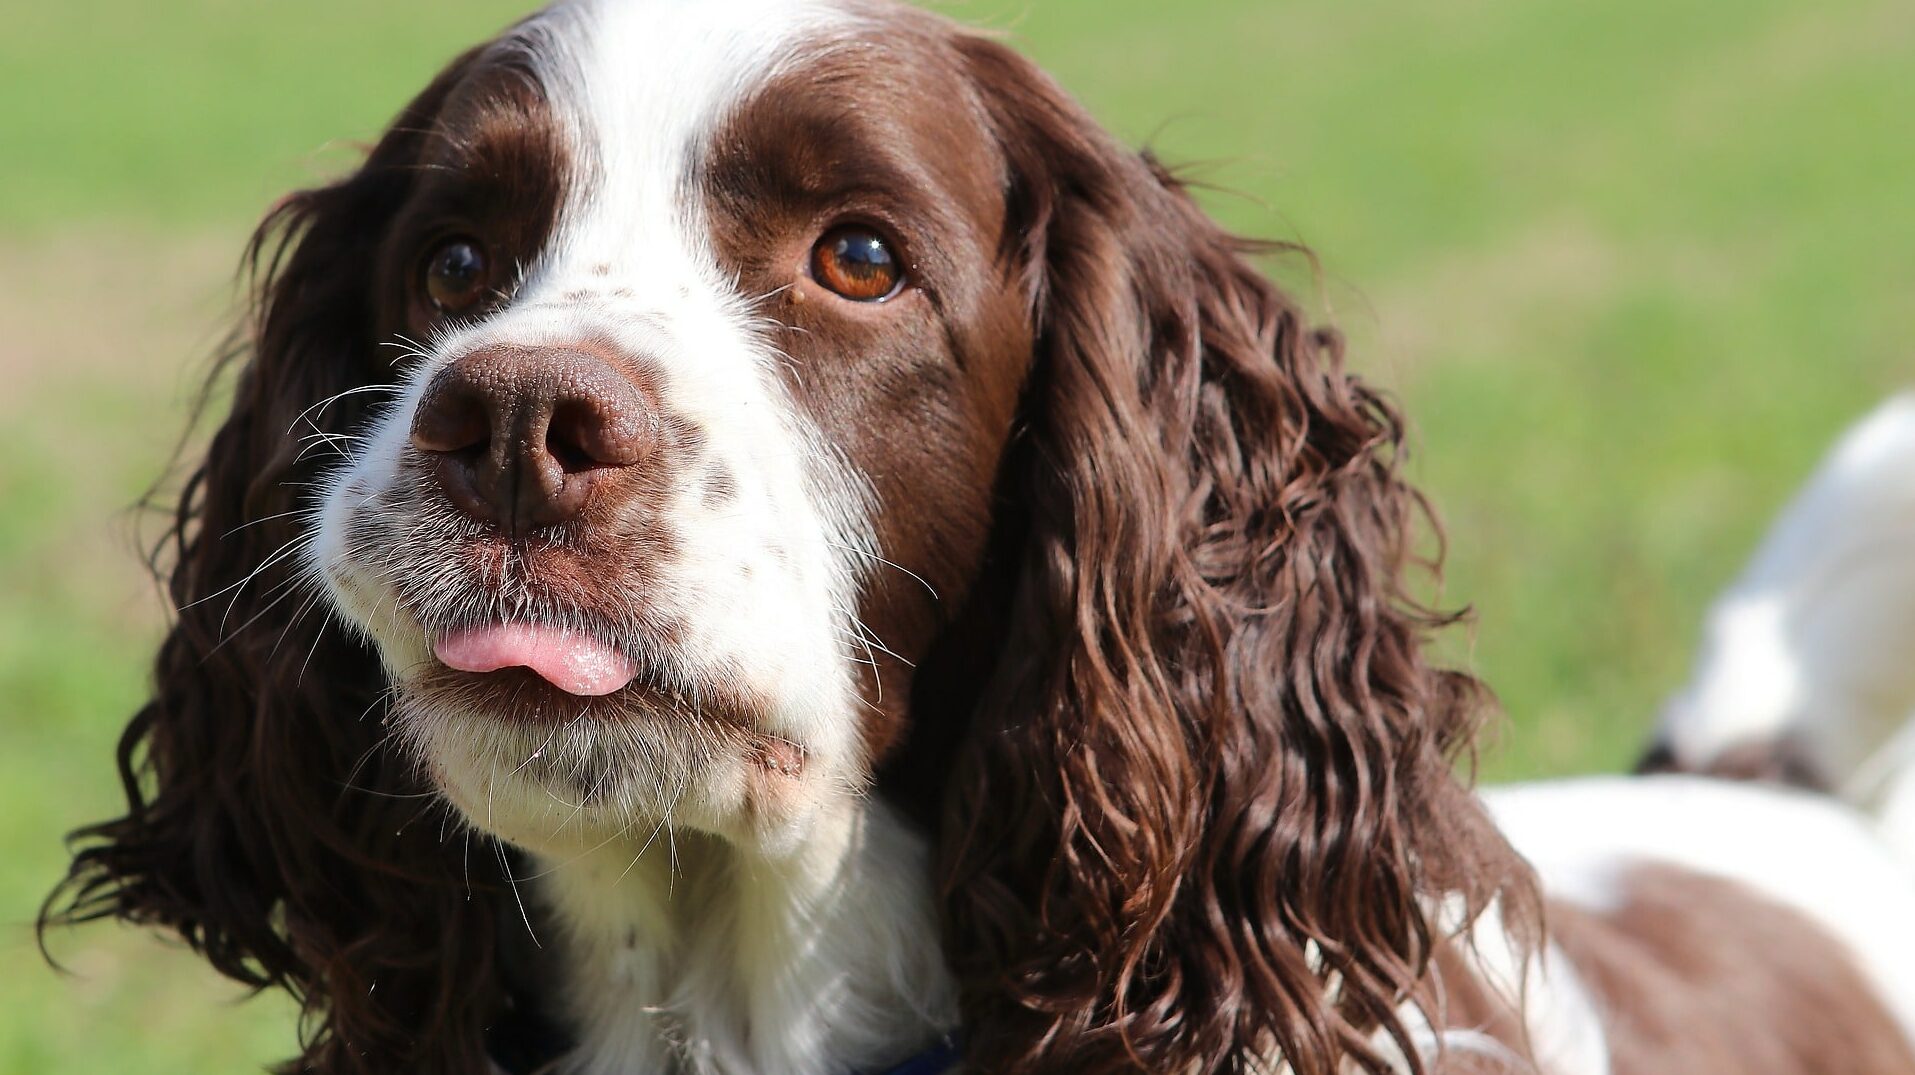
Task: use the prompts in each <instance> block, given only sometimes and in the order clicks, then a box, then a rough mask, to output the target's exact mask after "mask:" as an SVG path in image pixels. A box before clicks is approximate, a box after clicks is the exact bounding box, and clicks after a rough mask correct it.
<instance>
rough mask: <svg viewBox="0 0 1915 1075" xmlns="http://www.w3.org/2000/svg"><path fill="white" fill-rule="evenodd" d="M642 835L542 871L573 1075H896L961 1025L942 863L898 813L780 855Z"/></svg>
mask: <svg viewBox="0 0 1915 1075" xmlns="http://www.w3.org/2000/svg"><path fill="white" fill-rule="evenodd" d="M635 833H636V836H635V837H634V838H633V839H631V840H629V841H614V842H613V843H612V844H608V845H606V846H604V847H601V848H598V849H595V850H593V851H591V852H589V853H586V854H584V855H580V856H576V857H572V858H568V859H562V860H561V859H553V860H549V861H544V862H541V863H540V866H541V869H540V873H541V875H542V877H541V880H540V882H539V887H540V893H541V896H542V898H543V899H544V900H545V902H546V903H547V905H548V906H549V908H550V910H551V912H552V916H551V917H552V921H553V922H554V923H555V924H556V925H557V926H558V928H559V930H560V933H561V936H560V937H559V938H558V940H557V948H558V954H559V956H560V962H561V964H562V965H563V967H564V968H565V969H564V972H563V973H564V978H565V980H564V982H563V984H562V989H563V994H562V1000H561V1003H562V1004H563V1008H564V1011H565V1013H566V1014H567V1018H568V1019H569V1020H570V1022H571V1024H572V1026H571V1029H572V1031H573V1032H574V1033H575V1034H576V1035H577V1040H578V1042H579V1043H580V1044H579V1046H578V1048H577V1049H576V1050H575V1051H574V1053H573V1054H572V1056H571V1058H570V1059H569V1061H568V1062H567V1063H566V1065H565V1066H564V1070H565V1071H566V1072H567V1073H568V1075H614V1073H618V1075H624V1073H629V1072H635V1071H644V1072H670V1073H674V1075H740V1073H746V1072H790V1073H792V1075H802V1073H810V1072H840V1071H846V1070H851V1071H885V1070H889V1068H890V1067H891V1066H892V1065H895V1064H897V1063H899V1062H900V1061H903V1060H905V1059H907V1058H909V1057H910V1056H911V1055H913V1054H914V1053H915V1052H917V1051H918V1050H921V1049H923V1048H925V1047H926V1046H927V1045H929V1044H930V1043H932V1042H934V1041H935V1040H936V1039H937V1038H938V1037H939V1036H940V1035H942V1034H944V1033H946V1032H948V1031H949V1030H951V1029H952V1028H953V1027H954V1026H955V1025H956V1022H957V1014H956V1000H955V989H954V987H953V985H952V982H951V978H950V974H949V972H948V971H947V970H946V968H945V966H944V961H943V956H942V953H941V952H940V950H939V945H938V931H937V924H936V915H935V909H934V906H933V901H932V897H931V889H930V881H929V870H928V861H927V855H928V849H927V846H926V843H925V841H924V839H923V838H922V837H921V836H919V835H917V834H916V833H914V832H912V831H911V830H910V829H909V827H908V826H907V825H906V824H905V823H904V822H903V821H902V820H900V819H899V817H898V816H897V815H896V814H895V813H894V812H893V811H892V810H891V809H890V808H889V807H887V806H885V805H883V804H882V803H880V802H878V801H876V800H871V799H856V800H847V801H846V802H845V803H844V804H843V805H842V807H841V808H838V809H836V811H835V812H833V813H830V814H827V815H826V816H824V817H822V818H821V819H820V820H819V822H818V824H817V825H816V826H815V827H814V828H813V829H812V830H811V831H810V834H809V835H808V836H807V837H806V838H805V839H803V840H802V841H800V843H799V845H798V846H797V847H796V848H795V849H794V850H792V851H791V852H790V853H788V854H783V855H780V856H777V857H768V856H765V855H763V854H760V853H755V852H753V851H751V850H747V849H742V848H739V847H737V846H735V845H731V844H727V843H724V842H722V841H720V840H718V839H716V838H713V837H709V836H703V835H698V834H688V833H685V832H678V833H675V834H674V833H670V832H667V831H664V830H662V829H661V830H660V831H658V832H656V833H651V832H650V831H649V829H648V828H646V827H639V828H638V829H635ZM647 837H649V838H647ZM546 943H547V944H548V945H549V944H551V942H550V941H547V942H546Z"/></svg>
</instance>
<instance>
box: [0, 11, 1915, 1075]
mask: <svg viewBox="0 0 1915 1075" xmlns="http://www.w3.org/2000/svg"><path fill="white" fill-rule="evenodd" d="M946 7H947V9H948V10H951V11H952V12H953V13H954V14H956V15H958V16H959V17H962V18H965V19H968V20H971V21H976V22H983V23H987V24H990V25H995V26H998V27H1001V28H1004V29H1006V30H1008V31H1009V32H1010V33H1011V34H1012V36H1013V37H1014V39H1015V40H1017V41H1018V42H1019V43H1020V44H1021V45H1023V46H1024V47H1025V48H1027V49H1028V50H1029V51H1031V52H1033V53H1034V54H1035V55H1036V56H1037V57H1038V58H1039V59H1040V60H1042V61H1043V62H1044V63H1045V64H1046V65H1047V66H1049V67H1050V68H1051V69H1052V70H1053V71H1054V72H1056V73H1057V74H1058V75H1059V77H1060V78H1061V79H1062V80H1063V81H1064V82H1065V83H1066V84H1067V85H1069V86H1071V87H1073V88H1074V89H1076V90H1077V91H1078V92H1079V93H1080V94H1081V95H1082V96H1083V97H1084V98H1085V100H1086V101H1087V102H1088V103H1090V105H1091V106H1092V107H1093V109H1094V110H1095V111H1096V112H1097V113H1098V114H1099V115H1101V116H1104V117H1105V118H1106V119H1107V120H1108V121H1109V122H1111V124H1112V125H1113V126H1114V127H1116V128H1117V129H1118V130H1119V131H1120V132H1122V133H1123V134H1124V135H1126V136H1127V137H1129V138H1131V139H1132V140H1133V141H1139V142H1142V141H1149V142H1151V143H1153V144H1155V145H1156V146H1157V147H1158V148H1159V149H1160V151H1161V152H1163V153H1164V154H1165V155H1166V156H1167V157H1169V158H1170V159H1172V160H1174V161H1188V162H1197V163H1199V164H1200V165H1201V168H1200V174H1202V175H1203V176H1204V177H1206V178H1207V179H1208V180H1209V181H1211V182H1213V183H1215V184H1217V185H1218V186H1219V187H1221V188H1224V189H1226V190H1229V191H1236V192H1241V195H1242V196H1238V195H1236V194H1223V193H1220V194H1217V195H1215V196H1213V197H1212V198H1211V199H1210V200H1211V204H1212V205H1213V206H1214V208H1215V210H1216V212H1217V213H1218V214H1219V215H1220V216H1221V217H1223V218H1224V219H1225V220H1226V221H1228V222H1229V223H1230V224H1231V225H1232V226H1234V227H1236V228H1238V229H1240V230H1243V231H1246V232H1252V233H1257V234H1261V235H1266V236H1278V237H1285V238H1301V239H1303V240H1305V241H1307V242H1308V243H1310V244H1311V245H1312V246H1314V247H1315V248H1316V249H1317V250H1318V252H1319V253H1320V254H1321V256H1322V258H1323V262H1324V265H1325V267H1326V272H1325V274H1324V276H1323V278H1322V280H1321V283H1320V286H1319V285H1318V284H1316V283H1314V282H1313V281H1312V280H1311V279H1310V278H1309V277H1307V276H1299V275H1298V274H1294V273H1293V274H1292V275H1291V277H1290V278H1291V279H1293V280H1295V281H1296V282H1297V283H1298V284H1299V285H1300V286H1301V287H1302V288H1304V289H1305V290H1306V291H1308V292H1309V293H1310V294H1311V296H1312V298H1313V300H1314V301H1316V302H1317V303H1318V305H1319V306H1321V307H1322V308H1324V309H1325V310H1326V312H1328V313H1330V314H1333V315H1334V316H1335V318H1336V319H1337V320H1338V321H1339V322H1340V323H1342V324H1343V325H1344V327H1345V328H1346V329H1347V330H1348V331H1349V332H1350V333H1351V335H1352V336H1353V338H1354V341H1355V344H1356V346H1355V349H1354V350H1355V354H1356V356H1357V357H1356V361H1357V362H1358V364H1359V365H1360V366H1361V367H1362V368H1363V369H1364V370H1366V371H1367V372H1368V373H1370V374H1371V375H1372V376H1373V377H1374V378H1375V379H1376V380H1378V381H1380V382H1381V383H1383V384H1385V385H1387V386H1388V387H1389V388H1390V389H1391V390H1392V391H1394V392H1395V393H1396V394H1398V395H1399V396H1400V397H1401V398H1402V400H1403V401H1404V404H1405V406H1406V407H1407V409H1408V410H1409V412H1410V414H1411V416H1412V417H1413V419H1414V420H1415V422H1416V426H1417V442H1418V456H1417V460H1418V462H1417V470H1418V473H1419V474H1420V475H1421V477H1422V479H1423V481H1424V482H1425V484H1426V485H1427V486H1428V488H1429V489H1430V491H1431V492H1432V494H1433V495H1434V498H1435V500H1436V502H1437V504H1438V506H1439V508H1440V509H1441V511H1442V513H1443V515H1444V516H1445V518H1446V519H1447V522H1448V529H1449V534H1450V539H1451V547H1452V557H1451V571H1450V574H1449V581H1448V584H1447V586H1446V589H1445V594H1446V596H1447V598H1448V599H1449V600H1451V601H1453V602H1458V603H1464V602H1466V603H1470V604H1472V605H1474V606H1475V608H1476V609H1477V612H1478V614H1479V625H1478V626H1477V627H1476V628H1475V630H1474V631H1473V632H1471V634H1470V636H1469V637H1467V638H1458V639H1456V640H1454V642H1453V643H1452V645H1453V646H1454V647H1455V650H1454V651H1455V652H1456V653H1457V654H1459V655H1460V656H1462V657H1465V658H1467V659H1468V660H1469V661H1470V662H1471V664H1472V665H1473V667H1475V668H1476V669H1477V670H1478V671H1479V672H1481V673H1482V674H1483V675H1484V676H1486V677H1487V678H1488V679H1489V680H1490V682H1491V683H1492V684H1493V685H1494V686H1495V687H1496V689H1497V690H1498V691H1499V692H1500V694H1501V696H1502V698H1503V700H1504V703H1505V706H1506V708H1507V710H1508V713H1509V718H1510V720H1509V727H1508V728H1507V730H1506V731H1505V733H1504V735H1503V736H1502V739H1501V744H1502V745H1501V748H1500V749H1499V750H1498V751H1497V752H1496V753H1494V754H1493V755H1492V756H1491V758H1490V761H1489V767H1488V768H1489V772H1490V773H1491V774H1492V775H1494V776H1497V777H1513V776H1524V775H1530V774H1538V773H1557V772H1569V771H1580V770H1587V769H1600V768H1615V767H1618V766H1620V765H1622V764H1625V763H1626V762H1627V760H1628V759H1629V757H1630V755H1631V753H1632V752H1633V750H1634V749H1635V748H1636V746H1637V744H1638V743H1639V742H1640V740H1641V735H1642V732H1643V729H1644V728H1645V726H1646V724H1647V722H1648V721H1649V720H1650V719H1651V717H1652V715H1653V713H1654V710H1655V707H1656V704H1657V702H1658V699H1659V698H1660V697H1661V695H1662V694H1663V693H1664V692H1666V691H1667V690H1668V689H1669V688H1670V687H1672V686H1673V685H1674V684H1675V683H1676V682H1677V680H1678V679H1679V677H1680V675H1681V674H1682V671H1683V667H1684V664H1685V662H1686V659H1687V653H1688V650H1689V648H1690V646H1691V644H1692V642H1693V639H1694V635H1695V630H1696V622H1697V615H1698V613H1699V611H1700V609H1701V607H1702V606H1703V604H1704V603H1705V602H1706V601H1707V599H1708V598H1709V596H1710V595H1711V594H1712V593H1713V592H1714V591H1715V589H1716V588H1717V587H1719V586H1720V585H1721V584H1722V583H1723V582H1724V581H1726V580H1727V578H1728V577H1729V576H1730V575H1731V574H1732V573H1733V571H1734V570H1735V569H1736V566H1737V564H1738V562H1739V561H1740V559H1741V557H1742V556H1743V555H1744V553H1745V552H1746V550H1747V549H1748V547H1749V546H1750V544H1751V542H1752V541H1753V540H1754V538H1755V536H1756V535H1757V534H1758V533H1759V531H1760V528H1761V526H1762V523H1763V521H1764V520H1765V518H1766V517H1767V515H1768V513H1769V512H1771V511H1772V510H1773V509H1774V507H1775V506H1776V505H1777V504H1778V503H1779V502H1780V501H1781V499H1782V498H1783V497H1784V496H1785V495H1786V494H1787V492H1788V491H1789V489H1790V488H1792V487H1793V485H1794V484H1795V483H1796V482H1797V481H1799V480H1800V478H1801V477H1802V476H1803V475H1804V474H1805V473H1806V472H1807V470H1808V468H1809V467H1810V466H1811V465H1812V463H1813V462H1814V460H1815V458H1816V456H1817V454H1818V453H1819V452H1820V451H1821V450H1822V448H1823V447H1824V445H1825V444H1826V443H1827V441H1828V439H1829V438H1830V437H1831V436H1833V434H1834V433H1835V431H1836V430H1838V429H1839V428H1840V427H1841V426H1842V425H1843V424H1844V423H1845V422H1846V421H1848V420H1849V419H1850V418H1852V417H1853V416H1855V415H1856V414H1858V413H1860V412H1861V411H1862V410H1863V409H1865V408H1866V407H1867V406H1869V405H1870V404H1871V403H1872V402H1873V401H1875V400H1876V399H1878V398H1879V397H1880V396H1881V395H1882V394H1884V393H1885V392H1887V391H1889V390H1891V389H1892V388H1894V387H1895V386H1897V385H1899V384H1900V383H1902V382H1903V380H1904V369H1905V366H1906V364H1907V363H1908V362H1909V361H1910V360H1911V359H1915V348H1912V347H1911V345H1910V344H1909V343H1908V341H1909V340H1911V339H1915V303H1910V302H1909V301H1908V299H1907V295H1908V290H1909V288H1910V286H1911V285H1915V242H1910V237H1911V236H1915V199H1911V198H1910V197H1909V193H1910V192H1911V191H1915V139H1912V138H1910V137H1909V128H1908V117H1909V116H1910V115H1915V78H1911V77H1909V74H1908V72H1909V71H1911V70H1915V8H1911V7H1910V6H1909V5H1908V4H1907V3H1906V0H1822V2H1820V3H1817V4H1812V5H1805V4H1800V3H1785V2H1782V0H1743V2H1741V3H1737V4H1724V3H1721V2H1720V0H1610V2H1607V3H1602V4H1574V3H1570V2H1568V0H1540V2H1536V3H1521V2H1517V0H1502V2H1501V3H1488V2H1484V0H1378V2H1375V3H1365V4H1351V3H1346V2H1342V0H1296V2H1273V0H1211V2H1206V3H1201V4H1187V5H1170V4H1164V3H1161V2H1158V0H1149V2H1146V0H1046V2H1044V3H1042V4H1029V3H1022V4H1013V3H1008V2H1006V0H991V2H988V3H966V4H958V5H946ZM517 13H518V9H517V7H516V5H511V4H504V3H495V2H489V0H488V2H482V3H475V2H471V0H462V2H458V3H454V2H450V0H440V2H436V3H419V2H413V3H389V2H388V3H372V2H369V0H345V2H338V0H336V2H333V3H329V4H325V5H291V4H272V5H263V4H248V3H241V2H239V0H176V2H174V3H170V4H163V5H162V4H152V3H135V2H133V0H94V2H93V3H89V4H85V5H57V4H40V5H26V6H25V7H24V8H23V9H22V10H20V11H16V12H10V13H9V23H8V32H7V33H6V34H5V35H4V36H0V191H4V196H0V386H4V387H0V507H4V511H0V697H5V698H7V699H9V701H10V703H11V705H12V707H13V708H12V709H11V711H10V712H8V713H7V714H6V715H5V716H4V717H0V720H4V721H5V724H4V726H5V728H6V737H7V738H6V747H7V749H6V750H4V751H0V851H4V857H0V862H3V863H4V866H0V928H4V929H5V930H6V932H4V933H0V959H3V960H5V961H6V965H7V966H9V967H11V968H13V971H12V972H11V973H9V974H7V975H5V976H0V1072H43V1071H124V1072H144V1071H151V1072H175V1071H196V1072H197V1071H225V1070H243V1069H245V1068H246V1067H247V1066H248V1065H249V1064H252V1065H256V1064H257V1063H258V1062H260V1061H262V1060H264V1059H266V1058H270V1057H273V1056H277V1055H283V1054H284V1052H285V1051H286V1049H287V1043H288V1040H289V1026H290V1015H289V1011H288V1008H287V1006H286V1005H285V1004H284V1003H283V1002H280V1001H260V1002H255V1003H253V1004H251V1005H249V1006H248V1007H246V1008H243V1009H240V1010H239V1011H238V1012H235V1011H234V1010H233V1009H232V1008H231V1007H230V1006H229V1005H228V1003H227V1001H228V1000H229V999H231V998H232V997H233V996H234V994H233V993H232V992H230V991H229V990H226V989H224V988H223V987H221V986H219V985H217V984H215V983H214V982H213V981H212V980H211V978H210V976H209V975H208V974H207V973H206V972H204V971H203V970H201V969H200V968H199V967H198V966H197V964H196V963H194V961H192V960H190V959H188V958H185V957H182V956H180V955H179V954H177V953H173V952H168V951H165V950H164V949H161V948H160V947H158V946H157V945H155V944H154V943H153V942H151V941H148V940H146V939H143V938H141V937H139V936H137V935H135V934H131V933H126V932H122V931H117V930H115V929H113V928H111V927H98V928H95V929H91V930H86V931H82V932H79V933H76V934H72V935H67V936H62V937H59V938H56V940H55V948H56V951H58V952H60V953H61V954H62V955H64V956H65V957H66V958H68V960H69V961H70V963H71V964H72V966H73V968H74V970H75V971H76V974H77V977H76V978H74V979H68V980H62V979H59V978H56V977H54V976H52V975H51V974H49V973H44V972H41V971H39V970H38V969H37V968H36V965H35V964H34V963H33V961H32V955H31V951H30V941H29V940H28V939H27V938H26V936H25V934H24V933H23V932H22V924H23V923H25V922H26V921H27V920H29V919H30V917H31V915H32V910H33V906H34V904H35V902H36V901H37V899H38V897H39V895H40V894H41V893H42V892H43V891H44V889H45V888H46V887H47V886H48V884H50V883H51V881H52V879H53V878H54V877H55V876H56V874H57V871H58V869H59V867H60V863H61V861H62V860H61V855H60V851H59V847H58V844H57V841H56V839H55V834H56V833H58V832H60V831H63V830H65V829H67V828H70V827H71V826H73V825H74V824H77V823H79V822H81V821H84V820H87V819H91V818H95V817H98V816H101V815H102V814H103V813H104V812H105V811H106V810H107V809H109V808H110V807H111V805H112V803H113V801H114V796H115V791H114V788H113V785H112V779H111V774H110V770H109V758H110V751H111V743H112V740H113V738H114V736H115V735H116V734H117V730H118V725H119V724H120V722H121V721H122V720H123V718H124V716H125V715H126V713H127V712H128V711H129V710H130V709H131V707H132V706H133V705H134V704H135V703H136V701H137V699H138V697H139V695H140V691H141V682H142V675H143V671H142V664H143V662H144V659H145V656H146V650H147V648H148V646H149V645H150V641H151V638H152V630H153V628H152V623H153V614H152V611H151V609H152V603H151V601H150V600H146V593H147V591H145V590H144V589H142V584H141V583H140V581H139V578H138V575H137V574H136V573H135V572H134V571H133V570H131V568H130V567H129V566H128V564H129V563H130V561H131V553H130V552H129V551H128V550H129V549H130V547H131V544H132V542H131V539H130V538H125V537H122V536H117V535H123V534H124V533H125V530H126V528H125V527H124V526H123V525H120V524H115V529H114V530H113V531H112V533H113V534H114V535H116V536H115V537H113V538H112V539H107V538H102V537H101V536H100V534H101V533H102V527H103V525H105V524H106V523H107V522H109V521H110V520H111V519H113V518H114V517H115V516H114V513H115V511H116V510H117V509H119V508H120V507H122V506H123V505H125V504H126V503H128V502H130V501H131V500H132V499H133V497H134V496H135V495H136V494H137V492H138V490H139V489H140V488H141V487H142V486H143V485H144V484H145V483H146V482H147V481H148V480H149V479H151V478H152V477H153V476H154V475H155V474H156V473H157V472H158V471H159V469H160V466H161V464H162V461H163V459H164V457H165V452H166V450H167V448H168V446H169V445H170V443H171V438H172V437H173V436H174V435H175V434H176V432H177V426H178V424H179V421H180V418H181V415H182V413H183V410H182V404H181V403H180V400H181V399H182V398H183V392H182V386H183V385H184V384H185V383H186V375H185V373H184V372H183V371H185V370H186V369H187V368H188V367H189V365H190V364H191V362H193V361H194V360H195V359H196V357H197V356H198V355H199V354H200V353H202V352H203V351H204V350H205V345H206V343H207V341H208V340H209V339H210V338H212V337H213V336H214V335H215V334H216V332H217V320H218V316H217V314H218V310H219V297H220V295H221V293H222V292H221V288H222V285H223V279H224V278H223V275H222V274H223V273H224V272H225V271H227V269H228V268H229V264H230V259H231V258H232V257H233V256H235V255H236V254H237V251H238V247H239V244H240V241H241V239H242V238H243V236H244V234H245V231H246V229H247V227H248V225H249V224H250V222H251V221H252V220H253V219H254V218H255V217H256V216H257V215H258V214H259V213H260V212H261V211H262V209H263V208H264V207H265V206H266V205H267V204H268V203H269V202H270V201H271V200H272V199H273V198H274V197H276V196H277V195H278V194H279V193H281V192H283V191H284V190H285V189H287V188H289V187H291V186H293V185H296V184H300V183H305V182H311V181H313V180H315V179H317V178H319V177H322V176H324V175H326V174H328V173H330V172H331V171H333V170H336V169H338V168H340V167H343V166H344V165H345V164H346V163H347V162H349V161H350V159H351V146H352V145H353V144H354V143H355V142H359V141H363V140H365V139H368V138H370V137H372V136H374V135H375V134H376V133H377V132H378V129H379V126H380V124H381V123H382V122H383V121H384V120H385V119H386V118H387V117H389V116H390V115H391V114H392V113H393V112H395V111H396V110H397V109H398V107H399V106H400V105H401V104H402V103H403V102H404V100H405V99H406V97H407V95H408V94H409V93H411V92H412V91H414V90H416V89H417V88H418V87H419V86H421V85H422V84H423V83H424V81H425V79H426V78H427V77H428V76H429V75H430V74H431V73H432V72H433V71H434V70H435V69H436V68H437V66H438V65H439V64H440V63H441V62H442V61H443V60H444V59H446V58H447V57H449V56H450V55H452V54H453V53H454V52H456V51H457V50H458V49H460V48H461V47H463V46H464V45H465V44H467V43H469V42H470V41H472V40H474V39H476V38H477V37H478V36H479V35H481V34H482V33H484V32H486V31H488V30H490V29H492V28H494V27H496V26H498V25H500V24H502V23H504V22H506V21H508V20H510V19H511V18H512V17H514V16H515V15H516V14H517Z"/></svg>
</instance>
